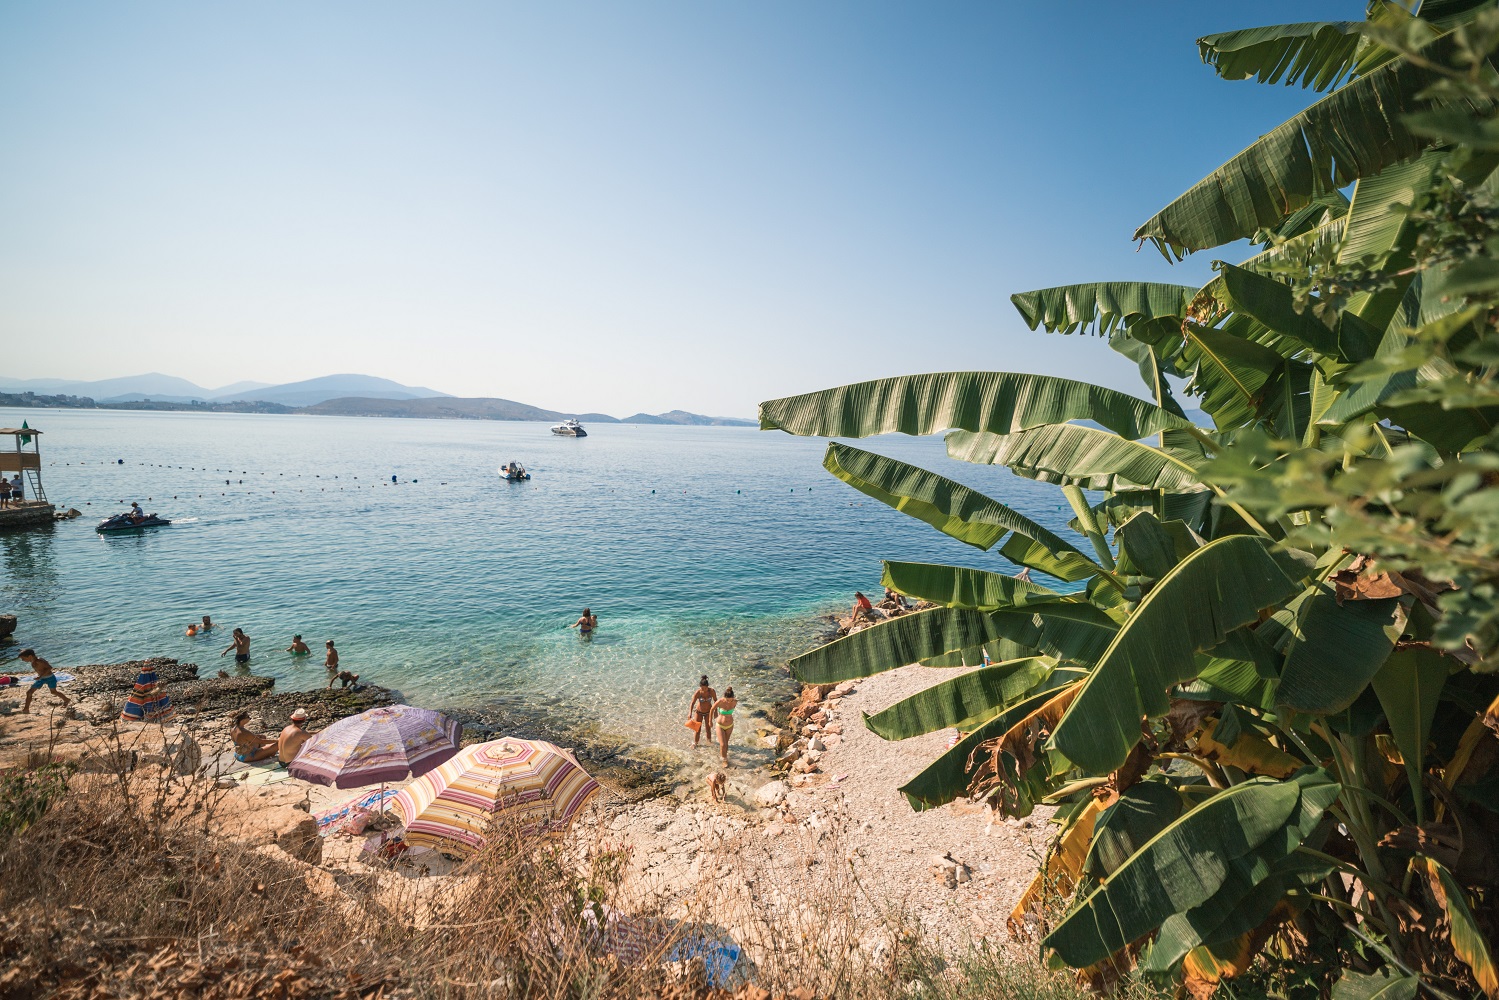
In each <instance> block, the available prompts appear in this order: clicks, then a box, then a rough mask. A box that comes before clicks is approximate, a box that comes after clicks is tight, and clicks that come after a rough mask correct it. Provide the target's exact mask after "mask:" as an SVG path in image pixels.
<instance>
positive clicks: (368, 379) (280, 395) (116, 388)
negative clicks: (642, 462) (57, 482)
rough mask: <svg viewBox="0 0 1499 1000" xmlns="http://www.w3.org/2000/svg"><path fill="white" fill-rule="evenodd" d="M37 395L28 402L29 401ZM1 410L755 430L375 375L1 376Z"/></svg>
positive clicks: (679, 415)
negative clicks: (197, 378) (277, 380)
mask: <svg viewBox="0 0 1499 1000" xmlns="http://www.w3.org/2000/svg"><path fill="white" fill-rule="evenodd" d="M27 393H31V394H34V395H33V397H31V398H28V397H26V395H25V394H27ZM0 397H5V398H0V406H88V405H90V403H92V405H95V406H101V407H106V408H108V407H112V406H113V407H119V408H124V409H153V410H169V409H184V410H233V411H238V412H259V413H268V412H269V413H289V412H293V411H295V412H298V413H314V414H328V415H340V416H358V417H428V418H435V419H443V418H446V419H456V420H564V419H566V418H568V417H575V418H577V419H578V420H583V421H592V422H593V423H601V424H619V423H625V424H682V425H690V426H697V427H707V426H732V427H755V426H758V422H757V421H754V420H740V419H736V418H734V417H706V416H703V415H702V414H700V413H688V412H687V411H685V410H671V411H670V412H667V413H659V414H650V413H637V414H635V415H634V416H632V417H626V418H625V419H623V420H620V419H619V418H618V417H611V416H610V415H609V414H607V413H567V412H563V411H560V410H548V409H544V408H542V407H539V406H531V405H530V404H528V403H517V402H515V401H514V400H510V399H496V398H492V397H487V396H485V397H476V398H467V399H465V398H459V397H457V396H450V395H448V394H447V393H442V392H437V391H436V390H434V389H427V388H423V387H421V386H411V385H402V384H401V383H399V382H392V381H391V380H390V379H385V378H377V377H375V376H373V375H324V376H322V377H321V378H311V379H306V380H304V381H301V382H287V383H285V384H283V385H272V384H270V383H266V382H236V383H234V384H233V385H226V386H222V387H220V388H218V389H205V388H203V387H202V386H199V385H194V384H193V383H192V382H189V381H187V380H186V379H182V378H177V377H175V376H173V375H162V374H160V373H159V372H152V373H151V374H148V375H132V376H129V377H126V378H111V379H102V380H100V381H95V382H85V381H79V380H74V379H50V378H39V379H8V378H4V377H0Z"/></svg>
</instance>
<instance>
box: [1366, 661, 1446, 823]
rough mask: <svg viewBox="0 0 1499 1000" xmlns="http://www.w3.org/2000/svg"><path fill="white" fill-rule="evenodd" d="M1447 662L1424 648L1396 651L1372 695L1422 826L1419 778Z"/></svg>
mask: <svg viewBox="0 0 1499 1000" xmlns="http://www.w3.org/2000/svg"><path fill="white" fill-rule="evenodd" d="M1448 663H1449V661H1448V660H1447V658H1446V657H1445V656H1443V655H1442V654H1441V653H1439V652H1437V651H1436V650H1434V649H1431V648H1429V647H1426V646H1408V647H1406V648H1404V649H1397V650H1395V651H1394V652H1393V653H1391V654H1390V655H1389V657H1388V658H1387V659H1386V660H1385V661H1384V665H1383V666H1382V667H1380V668H1379V672H1378V673H1376V674H1375V675H1374V693H1375V694H1377V695H1378V696H1379V704H1380V707H1381V708H1383V709H1384V714H1385V718H1386V719H1388V720H1389V722H1390V736H1391V737H1393V738H1394V740H1395V745H1396V746H1397V747H1399V748H1400V756H1401V757H1403V758H1404V759H1405V773H1406V775H1407V776H1408V777H1409V778H1410V787H1411V794H1412V796H1414V798H1415V802H1416V822H1417V824H1420V823H1423V822H1425V812H1426V807H1425V805H1424V803H1425V799H1426V796H1425V793H1424V792H1423V791H1422V786H1421V774H1422V772H1423V771H1424V770H1425V768H1424V766H1423V762H1424V760H1425V758H1426V741H1427V740H1428V739H1429V738H1430V736H1431V720H1432V719H1434V718H1435V717H1436V712H1437V699H1438V698H1439V697H1441V694H1442V687H1443V686H1444V685H1445V684H1446V683H1447V667H1448Z"/></svg>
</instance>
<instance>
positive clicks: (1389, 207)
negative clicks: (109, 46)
mask: <svg viewBox="0 0 1499 1000" xmlns="http://www.w3.org/2000/svg"><path fill="white" fill-rule="evenodd" d="M1447 159H1448V157H1447V154H1446V153H1445V152H1443V151H1441V150H1428V151H1427V152H1426V153H1424V154H1423V155H1421V156H1420V157H1418V158H1416V159H1414V160H1411V161H1409V162H1407V163H1397V164H1394V165H1393V166H1390V167H1387V168H1385V169H1384V170H1381V171H1379V172H1378V173H1377V174H1375V175H1374V176H1372V177H1362V178H1360V179H1359V182H1358V184H1357V185H1355V186H1354V189H1353V204H1352V205H1350V206H1349V208H1348V224H1347V226H1346V227H1345V229H1344V231H1343V245H1342V247H1341V248H1340V249H1339V251H1338V262H1339V263H1340V264H1342V265H1344V266H1347V267H1354V266H1357V267H1362V268H1367V269H1380V268H1383V269H1385V270H1386V271H1392V270H1393V271H1399V270H1401V269H1402V268H1403V267H1404V266H1405V265H1406V264H1408V263H1409V262H1410V253H1411V250H1412V249H1413V247H1414V242H1415V227H1414V226H1412V225H1411V224H1410V217H1411V215H1412V214H1413V213H1415V212H1417V211H1420V210H1421V209H1422V208H1423V207H1424V206H1425V202H1426V197H1427V194H1428V193H1429V192H1430V191H1431V189H1432V186H1433V184H1434V183H1435V181H1436V179H1437V177H1438V176H1439V175H1440V173H1441V169H1442V166H1443V164H1444V163H1446V161H1447ZM1392 265H1393V266H1392ZM1411 270H1414V269H1411ZM1411 280H1412V278H1411V276H1410V275H1409V274H1407V275H1403V276H1402V275H1395V276H1393V280H1392V281H1391V283H1390V285H1389V287H1387V288H1384V289H1381V290H1379V291H1378V292H1359V293H1357V294H1355V295H1353V296H1352V297H1350V298H1349V300H1348V306H1347V312H1349V313H1352V314H1354V315H1356V316H1359V317H1362V318H1363V319H1364V320H1365V321H1366V322H1367V323H1368V324H1370V325H1371V326H1374V327H1377V328H1379V329H1384V328H1385V327H1386V326H1388V325H1389V322H1390V320H1391V318H1393V316H1394V315H1395V310H1396V308H1397V307H1398V306H1399V304H1400V301H1401V298H1402V297H1403V296H1404V295H1405V292H1406V288H1407V286H1408V285H1409V284H1410V282H1411Z"/></svg>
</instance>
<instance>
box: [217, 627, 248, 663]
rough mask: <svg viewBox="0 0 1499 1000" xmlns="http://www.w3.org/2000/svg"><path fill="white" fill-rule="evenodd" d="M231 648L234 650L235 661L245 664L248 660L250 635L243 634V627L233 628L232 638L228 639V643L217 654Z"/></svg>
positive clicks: (222, 654)
mask: <svg viewBox="0 0 1499 1000" xmlns="http://www.w3.org/2000/svg"><path fill="white" fill-rule="evenodd" d="M231 649H232V650H234V662H235V663H239V664H245V663H249V662H250V637H249V636H247V635H245V630H244V629H242V628H237V629H235V630H234V638H233V639H232V640H231V641H230V643H229V645H227V646H225V647H224V652H222V653H220V654H219V655H220V656H224V655H225V654H227V653H228V652H229V651H230V650H231Z"/></svg>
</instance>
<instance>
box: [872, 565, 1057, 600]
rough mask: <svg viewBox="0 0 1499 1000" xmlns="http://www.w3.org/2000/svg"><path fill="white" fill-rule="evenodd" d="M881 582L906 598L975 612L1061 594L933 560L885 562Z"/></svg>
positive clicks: (1011, 577)
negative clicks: (930, 561)
mask: <svg viewBox="0 0 1499 1000" xmlns="http://www.w3.org/2000/svg"><path fill="white" fill-rule="evenodd" d="M881 582H882V583H883V585H884V586H886V587H889V588H890V589H891V590H893V591H895V592H897V593H900V594H905V595H906V596H907V597H914V598H916V599H918V600H922V601H931V602H932V603H933V604H941V605H944V606H946V607H949V608H969V609H971V610H974V611H994V610H997V609H999V608H1009V607H1014V606H1016V605H1023V604H1025V603H1027V602H1028V601H1034V600H1054V599H1056V598H1058V597H1061V596H1062V595H1060V594H1058V593H1057V592H1056V591H1055V590H1051V589H1049V588H1047V587H1043V586H1041V585H1040V584H1036V583H1027V582H1026V581H1024V580H1017V579H1016V578H1015V577H1013V576H1005V575H1004V574H1002V573H986V572H985V571H983V570H981V569H968V568H967V567H964V566H939V565H935V564H933V563H908V562H886V563H885V574H884V577H883V578H882V581H881Z"/></svg>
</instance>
